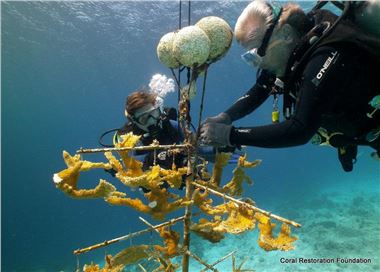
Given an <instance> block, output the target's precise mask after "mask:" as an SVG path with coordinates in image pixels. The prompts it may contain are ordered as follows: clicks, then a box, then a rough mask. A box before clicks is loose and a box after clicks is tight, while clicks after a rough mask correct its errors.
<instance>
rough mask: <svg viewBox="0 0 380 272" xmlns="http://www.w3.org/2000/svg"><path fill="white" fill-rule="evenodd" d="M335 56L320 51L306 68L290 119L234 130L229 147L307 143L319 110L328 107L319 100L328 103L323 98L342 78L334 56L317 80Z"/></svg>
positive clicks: (331, 49)
mask: <svg viewBox="0 0 380 272" xmlns="http://www.w3.org/2000/svg"><path fill="white" fill-rule="evenodd" d="M335 52H337V51H336V50H335V49H333V48H327V49H324V50H319V52H318V54H314V56H313V57H312V58H311V60H310V61H309V63H308V64H307V66H306V67H305V70H304V73H303V80H302V82H301V86H300V90H299V95H298V100H297V103H296V109H295V114H294V116H293V117H292V118H291V119H289V120H286V121H283V122H280V123H277V124H271V125H265V126H258V127H245V128H233V129H232V130H231V134H230V142H231V144H234V145H251V146H259V147H266V148H278V147H290V146H297V145H302V144H305V143H307V142H308V141H309V140H310V139H311V137H312V136H313V135H314V133H315V132H316V130H317V129H318V128H319V127H320V122H321V121H320V119H321V112H322V108H321V107H322V104H323V103H327V102H326V101H322V102H321V100H322V99H329V97H328V96H326V94H328V93H330V94H331V92H332V91H334V87H335V86H336V84H338V82H339V81H340V80H341V78H342V76H344V75H342V73H339V72H338V71H339V70H340V69H341V68H340V67H341V66H342V63H341V60H340V59H339V53H337V55H336V56H335V57H334V59H333V60H332V61H331V63H330V66H329V67H328V69H326V70H325V71H324V74H323V77H322V79H321V81H318V80H317V79H316V78H317V75H318V74H319V73H320V70H321V69H322V68H323V67H324V65H325V64H326V61H327V60H328V59H329V58H330V59H331V58H332V57H333V56H334V53H335ZM316 80H317V81H316Z"/></svg>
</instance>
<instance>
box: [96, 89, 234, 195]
mask: <svg viewBox="0 0 380 272" xmlns="http://www.w3.org/2000/svg"><path fill="white" fill-rule="evenodd" d="M125 116H126V117H127V119H128V122H127V123H126V124H125V125H124V126H122V127H121V128H118V129H112V130H109V131H106V132H105V133H103V134H102V135H101V137H100V139H99V143H100V144H101V145H103V146H106V147H113V146H114V145H115V143H117V142H120V141H121V138H120V136H121V135H124V134H127V133H129V132H132V133H133V134H135V135H140V136H141V138H140V141H139V143H138V145H140V146H141V145H144V146H148V145H150V144H152V143H153V140H158V141H159V143H160V144H161V145H171V144H180V143H182V142H183V140H184V137H183V134H182V131H181V130H180V128H179V126H178V122H177V121H176V120H177V111H176V109H175V108H164V107H163V99H162V98H161V97H159V96H158V95H157V94H156V93H154V92H151V91H143V90H139V91H135V92H133V93H131V94H130V95H128V97H127V101H126V104H125ZM114 131H116V133H115V134H114V137H113V142H114V144H113V145H106V144H104V143H103V142H102V139H103V137H104V136H105V135H106V134H108V133H110V132H114ZM198 153H199V155H200V156H201V157H202V158H203V159H205V160H207V161H211V162H214V161H215V153H216V150H215V148H213V147H211V146H202V147H199V149H198ZM132 155H133V157H134V158H136V159H138V160H140V161H142V162H143V170H144V171H145V170H148V169H149V167H151V166H152V165H154V164H155V163H156V164H158V165H160V167H162V168H165V169H171V168H172V165H173V163H174V164H175V165H176V166H177V167H184V166H186V165H187V153H176V154H175V156H173V155H172V154H171V153H170V151H169V150H160V149H156V151H146V150H145V151H141V150H137V151H133V153H132ZM238 157H239V154H236V153H233V154H232V156H231V159H230V161H229V163H236V162H237V159H238ZM107 172H110V173H111V174H113V175H114V174H115V172H114V170H113V169H111V170H107ZM184 185H185V182H184V180H183V183H182V186H181V188H180V189H182V188H183V186H184ZM163 187H164V188H168V187H169V184H168V183H166V182H164V184H163ZM142 190H143V191H144V192H148V190H147V189H145V188H142Z"/></svg>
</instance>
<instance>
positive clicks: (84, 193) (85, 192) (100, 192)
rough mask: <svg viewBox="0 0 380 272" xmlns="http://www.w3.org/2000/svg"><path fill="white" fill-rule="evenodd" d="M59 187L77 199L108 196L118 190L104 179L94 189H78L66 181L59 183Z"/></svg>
mask: <svg viewBox="0 0 380 272" xmlns="http://www.w3.org/2000/svg"><path fill="white" fill-rule="evenodd" d="M57 188H59V189H60V190H62V191H63V192H64V193H65V194H67V195H68V196H70V197H72V198H76V199H90V198H107V197H108V196H109V195H110V194H111V193H113V192H114V191H116V188H115V186H113V185H112V184H111V183H109V182H107V181H105V180H102V179H101V180H100V182H99V184H98V185H97V186H96V187H95V188H94V189H80V190H76V189H74V188H73V187H72V186H70V185H69V184H66V183H60V184H58V185H57Z"/></svg>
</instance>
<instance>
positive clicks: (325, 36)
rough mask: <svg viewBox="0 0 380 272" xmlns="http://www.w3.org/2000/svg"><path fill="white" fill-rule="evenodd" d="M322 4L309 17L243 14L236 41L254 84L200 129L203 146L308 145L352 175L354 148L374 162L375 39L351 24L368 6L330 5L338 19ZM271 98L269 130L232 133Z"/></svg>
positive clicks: (295, 11)
mask: <svg viewBox="0 0 380 272" xmlns="http://www.w3.org/2000/svg"><path fill="white" fill-rule="evenodd" d="M326 2H328V1H321V2H318V4H317V5H316V6H315V7H314V8H313V9H312V10H311V12H309V13H308V14H305V13H304V11H303V10H302V9H301V7H300V6H299V5H297V4H285V5H284V6H283V7H278V6H272V5H270V4H269V3H267V2H265V1H259V0H257V1H253V2H252V3H250V4H249V5H248V6H247V7H246V8H245V9H244V11H243V12H242V14H241V15H240V17H239V18H238V20H237V22H236V26H235V36H236V39H237V41H238V42H239V43H240V44H241V45H242V46H243V47H245V48H246V49H247V50H248V51H247V52H246V53H245V54H243V55H242V58H243V60H245V61H246V62H247V63H248V64H249V65H251V66H253V67H258V68H259V70H258V73H257V77H256V78H257V80H256V83H255V85H254V86H253V87H252V88H251V89H250V90H249V91H248V92H247V93H246V94H245V95H244V96H243V97H241V98H240V99H238V100H237V101H236V102H235V103H234V104H233V105H232V106H231V107H230V108H229V109H227V110H226V111H224V112H222V113H220V114H218V115H217V116H214V117H209V118H207V119H206V120H205V121H204V122H203V124H202V126H201V129H200V138H201V140H202V141H203V143H204V144H210V145H214V146H239V145H249V146H257V147H265V148H280V147H291V146H297V145H302V144H306V143H307V142H308V141H309V140H312V143H315V144H320V145H330V146H332V147H335V148H336V149H337V151H338V158H339V161H340V163H341V165H342V167H343V169H344V171H346V172H349V171H352V169H353V164H354V163H355V162H356V156H357V150H358V146H359V145H365V146H370V147H372V148H374V149H375V152H373V153H372V157H374V158H379V156H380V111H377V109H379V108H380V79H379V75H380V38H379V37H376V36H374V35H373V34H372V33H370V32H368V31H365V30H364V29H362V28H360V27H359V26H358V24H355V21H354V20H355V18H354V17H355V15H356V17H357V18H358V17H359V16H358V13H357V11H358V9H359V8H360V9H361V10H364V9H365V8H367V7H366V5H368V2H360V3H359V2H356V3H351V2H345V3H344V4H342V3H340V4H339V3H336V1H332V2H333V3H334V4H336V5H337V6H339V7H341V8H342V9H343V12H342V15H341V16H336V15H335V14H333V13H332V12H330V11H328V10H326V9H321V7H322V6H323V5H324V4H325V3H326ZM355 12H356V13H355ZM362 17H363V16H362ZM377 28H378V22H377V27H375V29H377ZM280 94H283V95H284V102H283V115H284V117H285V120H284V121H281V122H279V120H278V119H279V117H278V115H279V111H278V104H277V103H278V102H277V100H278V95H280ZM271 95H273V96H274V105H273V113H272V121H273V123H272V124H269V125H264V126H256V127H240V128H236V127H233V126H232V122H234V121H236V120H238V119H241V118H243V117H244V116H246V115H248V114H250V113H251V112H252V111H254V110H255V109H256V108H258V107H259V106H260V105H261V104H262V103H263V102H264V101H265V100H266V99H267V98H269V97H270V96H271Z"/></svg>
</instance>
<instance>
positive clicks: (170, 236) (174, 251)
mask: <svg viewBox="0 0 380 272" xmlns="http://www.w3.org/2000/svg"><path fill="white" fill-rule="evenodd" d="M158 231H159V233H160V236H161V237H162V238H163V239H164V244H165V247H162V246H159V245H156V246H154V248H155V249H156V250H158V251H160V252H162V253H163V254H164V257H165V258H171V257H174V256H176V255H178V254H179V253H178V243H179V233H178V232H176V231H173V230H170V229H169V230H167V228H165V227H162V228H159V229H158Z"/></svg>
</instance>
